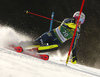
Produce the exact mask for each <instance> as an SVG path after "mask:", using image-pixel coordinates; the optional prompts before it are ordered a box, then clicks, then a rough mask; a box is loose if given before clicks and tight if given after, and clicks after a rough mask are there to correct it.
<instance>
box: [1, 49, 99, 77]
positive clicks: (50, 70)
mask: <svg viewBox="0 0 100 77" xmlns="http://www.w3.org/2000/svg"><path fill="white" fill-rule="evenodd" d="M0 77H100V69H95V68H90V67H86V66H83V65H79V64H76V65H73V64H71V63H68V64H67V65H66V64H65V62H63V61H60V60H56V59H55V58H52V57H51V58H50V60H49V61H44V60H41V59H37V58H34V57H31V56H27V55H24V54H21V53H17V52H14V51H11V50H8V49H5V48H1V47H0Z"/></svg>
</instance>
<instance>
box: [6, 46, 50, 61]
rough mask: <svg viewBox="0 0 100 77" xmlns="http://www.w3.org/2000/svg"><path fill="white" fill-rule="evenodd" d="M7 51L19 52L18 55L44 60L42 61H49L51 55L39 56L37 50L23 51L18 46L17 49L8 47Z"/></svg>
mask: <svg viewBox="0 0 100 77" xmlns="http://www.w3.org/2000/svg"><path fill="white" fill-rule="evenodd" d="M7 49H9V50H12V51H15V52H18V53H22V54H26V55H29V56H32V57H36V58H39V59H42V60H49V55H47V54H44V53H43V54H39V53H38V52H37V50H36V49H37V48H32V49H23V48H22V47H21V46H16V47H15V46H10V47H7Z"/></svg>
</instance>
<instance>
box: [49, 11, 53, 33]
mask: <svg viewBox="0 0 100 77" xmlns="http://www.w3.org/2000/svg"><path fill="white" fill-rule="evenodd" d="M53 17H54V12H52V15H51V19H52V20H51V22H50V29H49V31H51V30H52V24H53Z"/></svg>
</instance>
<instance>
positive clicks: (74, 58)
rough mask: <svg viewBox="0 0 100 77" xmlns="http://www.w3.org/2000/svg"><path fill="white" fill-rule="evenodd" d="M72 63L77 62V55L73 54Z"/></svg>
mask: <svg viewBox="0 0 100 77" xmlns="http://www.w3.org/2000/svg"><path fill="white" fill-rule="evenodd" d="M71 63H73V64H76V63H77V57H76V56H73V57H72V60H71Z"/></svg>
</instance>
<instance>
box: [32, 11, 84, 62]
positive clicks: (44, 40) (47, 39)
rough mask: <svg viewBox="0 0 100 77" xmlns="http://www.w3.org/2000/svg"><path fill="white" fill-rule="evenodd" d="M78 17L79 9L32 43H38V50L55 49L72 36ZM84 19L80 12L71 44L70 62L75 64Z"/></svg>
mask: <svg viewBox="0 0 100 77" xmlns="http://www.w3.org/2000/svg"><path fill="white" fill-rule="evenodd" d="M78 17H79V11H77V12H75V13H74V15H73V18H66V19H64V20H63V22H62V23H61V25H60V26H58V27H57V28H55V29H53V30H52V31H49V32H46V33H44V34H42V35H41V36H40V37H38V38H37V39H36V40H35V42H34V44H38V45H40V47H38V52H42V51H43V52H44V51H52V50H53V51H54V50H57V49H58V48H59V46H61V45H62V44H63V43H64V42H65V41H68V40H69V39H71V38H72V37H73V34H74V31H75V28H76V23H77V20H78ZM84 21H85V15H84V13H83V12H82V13H81V16H80V19H79V23H78V27H77V32H76V35H75V39H74V43H73V46H72V60H71V62H72V63H73V64H76V62H77V57H76V45H77V41H78V39H79V36H80V28H81V24H83V23H84Z"/></svg>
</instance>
